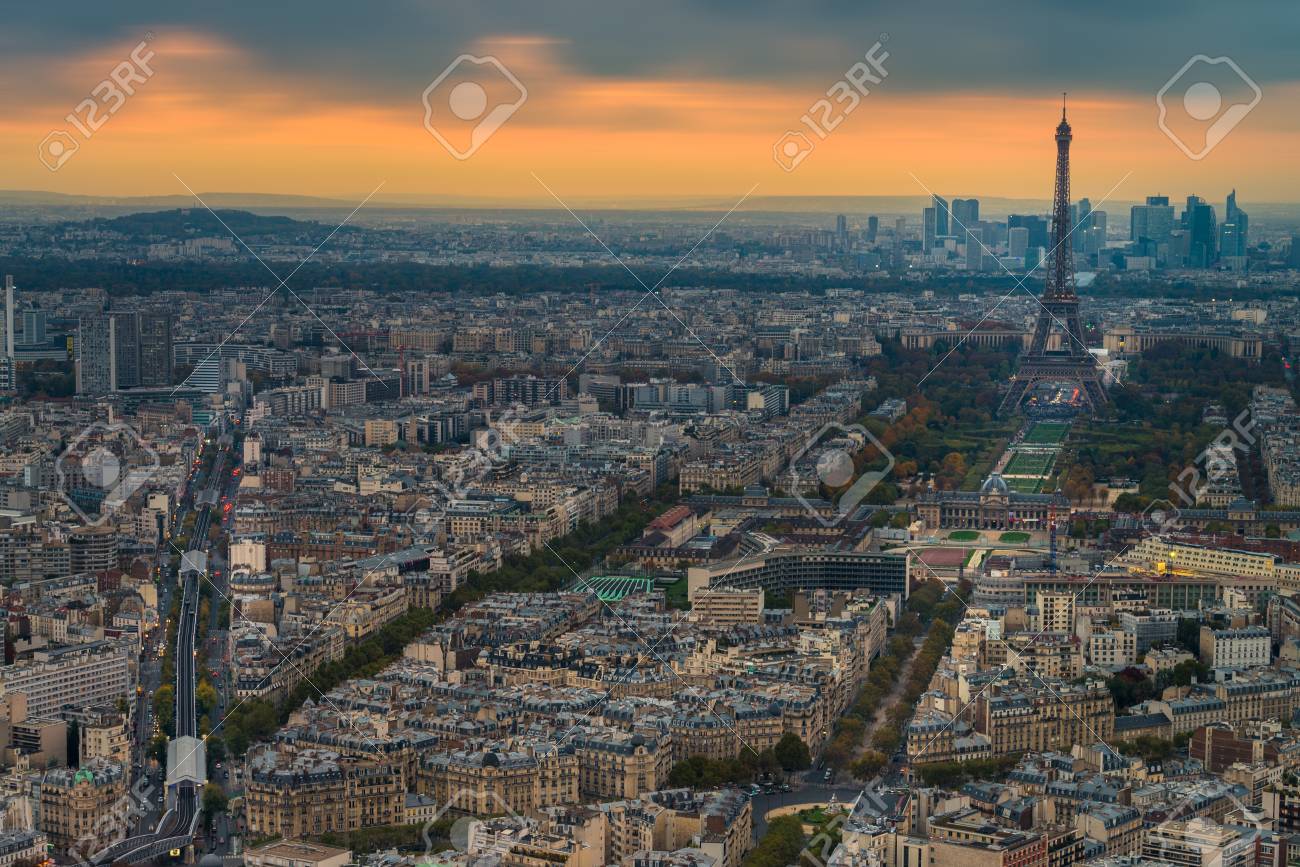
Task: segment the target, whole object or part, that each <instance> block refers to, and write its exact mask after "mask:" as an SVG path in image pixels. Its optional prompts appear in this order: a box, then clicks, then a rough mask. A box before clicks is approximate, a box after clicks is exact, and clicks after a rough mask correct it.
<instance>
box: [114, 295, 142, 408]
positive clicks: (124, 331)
mask: <svg viewBox="0 0 1300 867" xmlns="http://www.w3.org/2000/svg"><path fill="white" fill-rule="evenodd" d="M112 316H113V381H114V385H113V389H114V390H115V391H116V390H118V389H123V388H137V387H139V385H140V314H139V313H136V312H134V311H131V312H127V313H114V314H112Z"/></svg>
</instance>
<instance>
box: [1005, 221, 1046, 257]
mask: <svg viewBox="0 0 1300 867" xmlns="http://www.w3.org/2000/svg"><path fill="white" fill-rule="evenodd" d="M1020 227H1023V228H1025V229H1027V230H1029V246H1030V247H1042V248H1043V249H1047V220H1046V218H1044V217H1040V216H1038V215H1037V214H1012V215H1011V216H1009V217H1007V229H1008V230H1010V229H1016V228H1020Z"/></svg>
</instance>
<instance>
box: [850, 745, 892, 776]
mask: <svg viewBox="0 0 1300 867" xmlns="http://www.w3.org/2000/svg"><path fill="white" fill-rule="evenodd" d="M888 761H889V760H888V759H887V758H885V754H884V753H880V752H877V751H876V750H867V751H866V752H865V753H863V755H862V758H860V759H858V760H857V761H856V762H854V763H853V764H852V765H850V766H849V770H850V771H852V772H853V776H855V777H857V778H858V779H859V780H870V779H872V778H874V777H875V776H876V774H878V773H880V771H881V770H882V769H883V768H884V767H885V764H886V763H887V762H888Z"/></svg>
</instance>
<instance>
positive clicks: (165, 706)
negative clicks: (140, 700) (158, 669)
mask: <svg viewBox="0 0 1300 867" xmlns="http://www.w3.org/2000/svg"><path fill="white" fill-rule="evenodd" d="M153 714H154V718H155V719H156V720H158V726H159V727H160V728H162V729H163V731H166V732H171V731H172V724H173V723H174V722H175V721H176V688H175V687H174V686H172V685H171V684H170V683H164V684H163V685H162V686H160V687H158V689H157V691H156V692H154V694H153Z"/></svg>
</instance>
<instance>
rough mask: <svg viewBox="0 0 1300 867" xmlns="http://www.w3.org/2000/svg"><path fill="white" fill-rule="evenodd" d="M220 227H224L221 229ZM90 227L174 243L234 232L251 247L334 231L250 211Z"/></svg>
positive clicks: (185, 213) (175, 214)
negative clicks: (265, 241)
mask: <svg viewBox="0 0 1300 867" xmlns="http://www.w3.org/2000/svg"><path fill="white" fill-rule="evenodd" d="M218 217H219V218H220V219H218ZM223 223H224V224H225V225H222V224H223ZM89 224H90V225H94V226H98V227H102V228H104V229H108V230H112V231H115V232H121V233H123V234H126V235H134V236H139V237H149V238H159V239H166V240H173V241H179V240H184V239H186V238H193V237H200V236H212V235H218V236H223V237H224V236H227V235H229V234H230V233H231V232H234V233H235V234H236V235H238V236H239V237H240V238H243V239H245V240H246V241H249V242H250V243H252V241H254V240H261V239H263V238H270V237H275V238H277V239H280V240H284V239H287V238H291V237H297V238H299V239H302V238H306V239H312V238H317V239H318V240H324V239H325V237H326V235H328V234H329V233H330V231H332V230H333V228H334V227H333V226H325V225H323V224H321V223H316V222H306V221H303V220H295V219H292V218H290V217H279V216H260V215H258V214H253V213H250V212H249V211H237V210H227V209H218V210H217V211H215V212H212V211H209V210H207V209H206V208H177V209H175V210H171V211H146V212H143V213H138V214H125V215H123V216H121V217H110V218H100V219H94V220H90V221H89ZM82 225H84V224H82ZM355 231H360V230H358V229H355V228H353V227H350V226H345V227H344V228H343V229H341V230H340V232H341V233H346V232H355Z"/></svg>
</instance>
